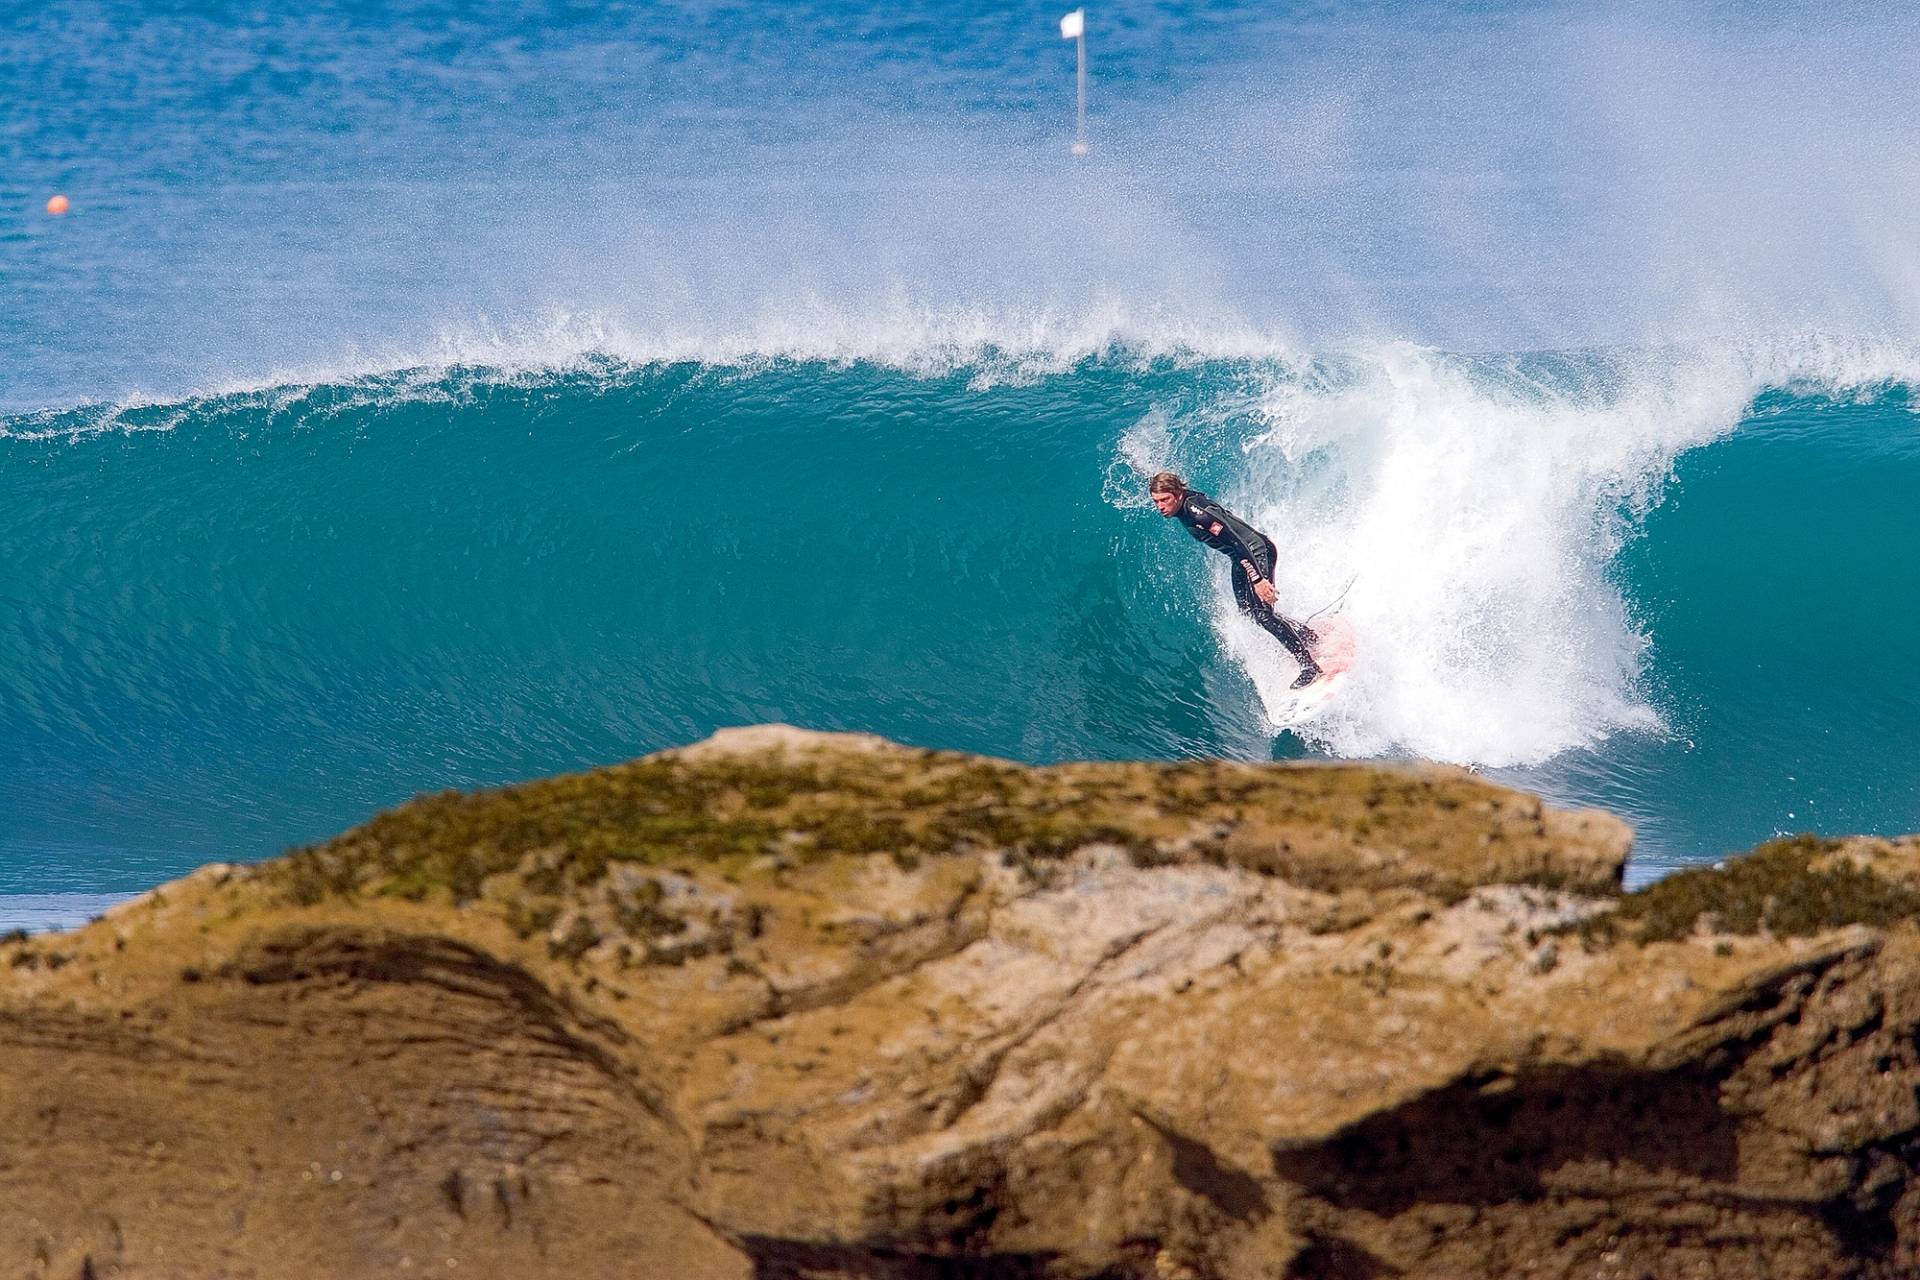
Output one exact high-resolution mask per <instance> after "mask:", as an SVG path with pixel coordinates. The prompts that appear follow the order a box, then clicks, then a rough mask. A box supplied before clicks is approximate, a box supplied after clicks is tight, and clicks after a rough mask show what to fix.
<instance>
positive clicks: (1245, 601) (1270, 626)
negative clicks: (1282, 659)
mask: <svg viewBox="0 0 1920 1280" xmlns="http://www.w3.org/2000/svg"><path fill="white" fill-rule="evenodd" d="M1147 492H1148V493H1149V494H1151V495H1152V496H1153V506H1154V510H1156V511H1158V512H1159V513H1160V514H1161V515H1163V516H1176V517H1178V518H1179V520H1180V523H1181V524H1183V525H1185V526H1186V527H1187V532H1188V533H1190V534H1192V535H1193V536H1194V537H1195V538H1197V539H1198V540H1199V541H1201V542H1204V543H1206V544H1207V545H1208V546H1210V547H1212V548H1213V549H1214V550H1215V551H1219V552H1222V553H1224V554H1225V555H1227V556H1228V557H1230V558H1231V559H1232V560H1233V598H1234V601H1235V602H1236V603H1238V604H1239V606H1240V611H1241V612H1242V613H1245V614H1246V615H1247V616H1248V617H1250V618H1252V619H1253V620H1254V621H1255V622H1257V623H1259V624H1260V625H1261V626H1262V627H1265V628H1266V629H1267V631H1268V632H1270V633H1271V634H1272V636H1273V638H1274V639H1276V640H1278V641H1279V642H1280V643H1281V644H1283V645H1285V646H1286V650H1287V652H1288V653H1290V654H1292V655H1293V658H1294V661H1295V662H1298V663H1299V664H1300V675H1299V677H1298V678H1297V679H1296V680H1294V682H1293V687H1294V688H1296V689H1304V688H1306V687H1307V686H1308V685H1310V684H1312V683H1313V682H1314V681H1315V680H1318V679H1319V678H1320V664H1319V663H1318V662H1315V661H1314V659H1313V650H1311V649H1309V648H1307V646H1308V645H1310V644H1312V643H1313V642H1314V641H1315V640H1318V639H1319V638H1320V637H1318V636H1316V635H1315V634H1314V633H1313V631H1312V630H1311V629H1309V628H1308V627H1307V626H1306V624H1304V623H1297V622H1290V621H1288V620H1287V619H1286V618H1283V617H1281V616H1280V615H1279V614H1278V613H1276V612H1274V608H1273V567H1274V564H1275V563H1276V562H1277V561H1278V559H1279V551H1278V549H1277V548H1275V547H1274V545H1273V539H1272V538H1269V537H1268V536H1267V535H1266V534H1264V533H1261V532H1260V531H1259V530H1258V529H1256V528H1254V527H1253V526H1252V525H1250V524H1248V523H1247V522H1246V521H1244V520H1242V519H1240V518H1239V517H1238V516H1236V515H1234V514H1233V513H1232V512H1231V511H1228V510H1227V509H1226V508H1225V507H1223V506H1221V505H1220V504H1219V503H1218V502H1215V501H1214V500H1213V499H1212V498H1209V497H1208V496H1207V495H1206V494H1204V493H1202V492H1200V491H1199V490H1198V489H1189V488H1187V482H1186V481H1184V480H1182V479H1181V478H1180V477H1179V476H1177V475H1175V474H1173V472H1171V471H1162V472H1161V473H1160V474H1158V475H1156V476H1154V477H1153V479H1151V480H1149V481H1148V482H1147Z"/></svg>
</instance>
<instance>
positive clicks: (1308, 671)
mask: <svg viewBox="0 0 1920 1280" xmlns="http://www.w3.org/2000/svg"><path fill="white" fill-rule="evenodd" d="M1320 675H1321V672H1320V668H1318V667H1302V668H1300V674H1299V675H1297V676H1295V677H1294V678H1293V685H1292V687H1293V688H1295V689H1304V688H1306V687H1307V686H1308V685H1310V684H1312V683H1313V682H1314V681H1315V680H1318V679H1319V678H1320Z"/></svg>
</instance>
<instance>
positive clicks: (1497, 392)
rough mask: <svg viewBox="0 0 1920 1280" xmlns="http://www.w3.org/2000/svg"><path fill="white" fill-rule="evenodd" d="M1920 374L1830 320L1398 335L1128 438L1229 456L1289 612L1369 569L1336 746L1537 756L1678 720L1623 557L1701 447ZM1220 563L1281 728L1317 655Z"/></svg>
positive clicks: (1235, 641)
mask: <svg viewBox="0 0 1920 1280" xmlns="http://www.w3.org/2000/svg"><path fill="white" fill-rule="evenodd" d="M1917 376H1920V357H1916V354H1915V353H1914V352H1913V351H1912V350H1911V349H1903V348H1900V347H1897V346H1893V345H1878V346H1875V345H1872V344H1861V343H1837V342H1832V341H1828V340H1822V339H1815V338H1808V339H1802V340H1797V341H1794V342H1787V343H1774V344H1765V345H1746V346H1741V347H1735V346H1727V347H1721V348H1697V349H1692V350H1687V351H1676V350H1669V351H1662V352H1634V353H1612V354H1589V355H1586V356H1584V357H1580V358H1577V359H1576V358H1559V359H1548V358H1545V357H1536V358H1534V359H1532V360H1521V359H1516V358H1511V357H1507V358H1499V359H1473V358H1464V357H1458V356H1450V355H1446V354H1444V353H1439V352H1434V351H1429V350H1425V349H1422V348H1418V347H1412V346H1407V345H1388V346H1382V347H1378V348H1373V349H1370V350H1367V351H1364V352H1355V353H1349V354H1348V355H1347V356H1346V357H1344V358H1343V359H1342V360H1340V361H1339V362H1337V363H1332V364H1327V365H1321V366H1317V367H1307V368H1301V369H1295V370H1291V371H1276V373H1275V374H1274V378H1273V385H1272V386H1271V388H1270V390H1269V391H1268V392H1267V393H1266V395H1265V396H1264V397H1262V398H1261V399H1259V401H1258V402H1257V404H1256V405H1255V406H1253V408H1252V412H1251V413H1250V414H1249V415H1248V416H1247V418H1246V419H1245V420H1244V422H1243V424H1242V426H1241V428H1240V429H1239V431H1238V433H1237V434H1236V433H1235V432H1234V431H1233V430H1231V429H1228V428H1227V427H1225V426H1224V425H1223V422H1222V420H1221V417H1220V415H1219V412H1218V409H1217V408H1216V410H1215V411H1213V412H1210V413H1206V414H1200V415H1194V416H1192V417H1190V418H1189V419H1188V420H1186V421H1182V422H1170V421H1169V420H1168V419H1167V417H1166V416H1165V415H1155V416H1152V417H1150V418H1149V419H1146V420H1143V421H1142V423H1141V424H1140V425H1139V426H1138V427H1136V429H1135V430H1134V431H1133V432H1131V433H1129V436H1128V439H1127V440H1126V441H1124V442H1123V444H1122V447H1121V449H1120V454H1121V457H1122V458H1123V460H1124V461H1125V463H1126V465H1127V468H1128V469H1129V470H1131V471H1132V472H1133V473H1134V474H1135V475H1136V476H1140V475H1144V474H1146V473H1147V472H1149V471H1151V470H1155V469H1158V468H1159V467H1161V466H1175V467H1192V468H1194V469H1195V470H1197V471H1198V472H1199V473H1200V474H1201V475H1202V476H1205V475H1209V474H1211V475H1216V476H1218V475H1224V476H1225V477H1226V480H1225V482H1224V483H1220V485H1219V489H1220V491H1219V493H1218V494H1217V496H1219V497H1220V498H1222V499H1223V500H1224V501H1226V502H1227V503H1228V505H1229V506H1230V507H1232V508H1234V509H1235V510H1237V511H1240V512H1242V513H1244V514H1245V515H1246V516H1247V517H1248V518H1249V519H1250V520H1251V521H1252V522H1253V523H1254V524H1255V525H1256V526H1257V527H1259V528H1261V529H1263V530H1265V531H1266V532H1267V533H1269V534H1270V535H1271V536H1272V537H1273V539H1274V540H1275V542H1276V543H1277V544H1278V545H1279V547H1280V564H1279V568H1278V570H1277V573H1276V585H1277V587H1278V588H1279V591H1280V593H1281V601H1282V607H1283V611H1285V612H1288V613H1290V614H1291V615H1293V616H1296V617H1298V616H1301V615H1304V614H1306V613H1308V612H1310V611H1312V610H1313V609H1315V608H1316V607H1318V606H1320V605H1322V604H1324V603H1326V602H1327V601H1329V600H1331V599H1333V598H1334V597H1335V596H1336V595H1337V594H1338V593H1339V591H1340V590H1341V588H1342V586H1343V585H1344V584H1345V583H1346V582H1347V581H1348V580H1349V579H1350V578H1351V579H1353V585H1352V590H1351V592H1350V594H1349V595H1348V597H1347V600H1346V603H1345V604H1344V606H1343V608H1342V611H1343V612H1344V613H1346V614H1347V615H1348V616H1349V617H1350V618H1351V619H1352V620H1353V622H1354V623H1355V626H1356V628H1357V630H1358V633H1359V652H1360V656H1359V661H1358V663H1357V665H1356V667H1355V669H1354V671H1353V673H1352V676H1351V677H1350V679H1349V681H1348V684H1347V687H1346V688H1345V689H1344V690H1343V692H1342V695H1341V697H1340V698H1339V699H1338V700H1336V701H1335V702H1333V703H1331V704H1330V705H1329V706H1328V708H1327V709H1326V711H1325V712H1324V713H1323V714H1321V715H1319V716H1316V717H1315V718H1314V720H1313V722H1312V723H1311V724H1310V725H1308V726H1306V727H1305V728H1304V730H1303V731H1304V732H1305V733H1307V734H1308V735H1309V736H1311V737H1312V738H1313V739H1314V740H1315V741H1316V742H1317V744H1318V745H1320V746H1322V747H1324V748H1326V749H1328V750H1330V751H1332V752H1335V753H1337V754H1340V755H1345V756H1376V755H1387V754H1410V755H1416V756H1421V757H1426V758H1430V759H1439V760H1449V761H1455V762H1460V763H1467V764H1480V765H1489V766H1512V765H1529V764H1536V763H1539V762H1541V761H1544V760H1546V759H1549V758H1551V757H1552V756H1555V755H1557V754H1559V753H1561V752H1564V751H1567V750H1570V749H1573V748H1577V747H1582V746H1588V745H1592V744H1594V743H1597V742H1599V741H1601V740H1603V739H1605V738H1606V737H1608V736H1609V735H1612V734H1615V733H1619V732H1623V731H1639V732H1658V731H1659V730H1660V728H1661V721H1660V716H1659V714H1658V712H1657V710H1656V709H1655V707H1653V706H1652V705H1651V704H1650V703H1649V702H1648V700H1647V697H1646V695H1645V693H1644V691H1643V689H1642V670H1641V665H1642V661H1643V656H1644V653H1645V648H1646V639H1645V636H1644V635H1643V634H1642V632H1641V631H1640V629H1639V628H1638V627H1637V625H1636V623H1635V620H1634V612H1633V603H1632V602H1631V601H1629V600H1627V599H1625V598H1623V597H1622V595H1621V593H1620V590H1619V588H1618V586H1617V585H1616V584H1615V582H1614V580H1613V579H1612V578H1611V577H1610V570H1611V567H1612V562H1613V558H1614V556H1615V554H1616V553H1617V552H1618V551H1619V550H1620V548H1621V546H1622V545H1623V544H1624V542H1625V541H1626V540H1627V539H1628V538H1630V537H1631V536H1632V535H1633V533H1634V531H1635V529H1636V527H1637V519H1638V516H1639V515H1641V514H1644V512H1645V511H1646V510H1647V509H1648V508H1649V507H1650V506H1651V505H1652V504H1653V503H1655V502H1657V501H1658V500H1659V497H1660V494H1661V486H1662V484H1663V482H1664V481H1665V479H1666V477H1667V476H1668V474H1669V473H1670V470H1671V468H1672V465H1673V462H1674V460H1675V459H1676V458H1677V457H1678V456H1679V454H1681V453H1682V452H1684V451H1685V450H1687V449H1690V448H1694V447H1696V446H1698V445H1701V444H1703V443H1705V442H1708V441H1710V440H1713V439H1715V438H1717V437H1719V436H1721V435H1723V434H1724V433H1726V432H1728V431H1730V430H1732V429H1733V428H1734V427H1735V425H1736V424H1737V423H1738V422H1739V420H1740V418H1741V417H1742V416H1743V414H1744V413H1745V411H1746V410H1747V408H1748V407H1749V406H1750V404H1751V402H1752V400H1753V398H1754V396H1755V395H1756V394H1758V393H1759V392H1761V391H1763V390H1765V389H1768V388H1771V387H1797V388H1800V389H1802V390H1811V391H1817V392H1819V393H1822V394H1829V395H1848V394H1854V393H1857V392H1859V391H1861V390H1863V389H1865V388H1869V387H1873V386H1876V385H1882V384H1885V383H1887V382H1896V381H1897V382H1907V383H1911V382H1912V381H1913V380H1914V379H1915V378H1916V377H1917ZM1223 454H1224V455H1226V457H1227V460H1228V465H1226V466H1225V467H1224V468H1223V467H1222V465H1221V462H1222V457H1223ZM1110 487H1112V486H1110ZM1216 559H1217V558H1216ZM1213 574H1214V577H1213V579H1212V585H1211V609H1212V613H1213V617H1214V624H1215V627H1216V629H1217V631H1218V632H1219V635H1220V637H1221V641H1222V644H1223V646H1224V647H1225V649H1226V651H1227V652H1228V653H1229V654H1230V655H1231V657H1232V658H1233V660H1234V661H1235V662H1236V663H1237V664H1239V665H1240V666H1241V668H1242V669H1243V670H1244V671H1245V672H1246V673H1247V675H1248V676H1249V678H1250V679H1251V680H1252V682H1253V684H1254V687H1255V691H1256V693H1257V695H1258V697H1259V698H1260V700H1261V702H1262V704H1263V706H1264V707H1265V708H1266V710H1267V715H1268V718H1269V721H1270V722H1271V724H1272V726H1273V727H1274V728H1275V729H1276V730H1277V729H1278V728H1279V727H1280V726H1281V724H1282V723H1283V721H1284V720H1285V719H1287V718H1288V711H1289V709H1290V707H1291V705H1292V702H1293V698H1292V695H1291V694H1290V693H1289V692H1288V691H1287V685H1288V684H1289V683H1290V682H1291V680H1292V679H1293V676H1294V674H1295V671H1296V668H1295V666H1294V664H1293V661H1292V660H1291V658H1289V657H1288V656H1287V655H1286V654H1285V653H1284V651H1282V650H1281V649H1280V647H1279V646H1278V645H1277V644H1276V643H1275V642H1274V641H1273V639H1272V638H1271V637H1269V636H1268V635H1266V634H1265V633H1264V632H1263V631H1261V630H1260V629H1259V628H1257V627H1256V626H1255V625H1254V624H1253V623H1252V622H1250V621H1249V620H1247V619H1246V618H1244V617H1243V616H1241V615H1239V614H1238V613H1237V611H1236V610H1235V608H1234V606H1233V604H1232V596H1231V591H1230V589H1229V586H1228V581H1227V574H1228V567H1227V566H1226V564H1225V562H1224V561H1219V562H1218V563H1216V564H1215V565H1214V566H1213Z"/></svg>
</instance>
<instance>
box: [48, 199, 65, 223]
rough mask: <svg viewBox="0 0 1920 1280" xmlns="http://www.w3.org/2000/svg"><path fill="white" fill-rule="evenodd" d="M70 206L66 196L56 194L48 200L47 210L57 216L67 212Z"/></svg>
mask: <svg viewBox="0 0 1920 1280" xmlns="http://www.w3.org/2000/svg"><path fill="white" fill-rule="evenodd" d="M68 207H69V206H68V204H67V198H66V197H65V196H55V197H54V198H53V199H51V200H49V201H47V212H48V213H50V214H52V215H53V216H54V217H56V218H57V217H59V216H60V215H61V214H63V213H65V212H66V211H67V209H68Z"/></svg>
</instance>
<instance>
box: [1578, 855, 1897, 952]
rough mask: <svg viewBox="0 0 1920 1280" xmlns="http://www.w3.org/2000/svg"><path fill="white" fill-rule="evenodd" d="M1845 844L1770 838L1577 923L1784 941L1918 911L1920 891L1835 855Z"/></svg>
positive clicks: (1633, 933)
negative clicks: (1750, 849)
mask: <svg viewBox="0 0 1920 1280" xmlns="http://www.w3.org/2000/svg"><path fill="white" fill-rule="evenodd" d="M1842 844H1843V842H1841V841H1837V840H1823V839H1819V838H1817V837H1814V836H1795V837H1792V838H1790V839H1785V840H1774V841H1770V842H1769V843H1767V844H1763V845H1761V846H1759V847H1758V848H1756V849H1755V850H1754V851H1753V852H1752V853H1750V854H1745V855H1743V856H1741V857H1738V858H1731V859H1729V860H1728V861H1727V862H1725V863H1723V864H1721V865H1720V866H1716V867H1703V868H1699V869H1697V870H1690V871H1676V872H1674V873H1673V874H1672V875H1669V876H1666V877H1665V878H1663V879H1660V880H1656V881H1655V882H1654V883H1652V884H1650V885H1648V886H1646V887H1645V888H1642V889H1639V890H1637V891H1635V892H1633V893H1630V894H1628V895H1626V896H1625V897H1623V898H1622V899H1621V900H1620V904H1619V906H1618V907H1617V908H1615V909H1614V910H1613V911H1612V912H1610V913H1609V914H1607V915H1605V916H1600V917H1596V918H1594V919H1592V920H1589V921H1587V922H1586V923H1584V924H1582V925H1580V926H1578V928H1579V930H1580V931H1581V932H1583V933H1585V934H1586V935H1587V936H1589V937H1592V938H1596V939H1598V940H1601V941H1614V940H1617V939H1620V938H1628V939H1632V940H1634V941H1638V942H1671V941H1675V940H1677V939H1680V938H1685V937H1687V936H1689V935H1691V934H1692V933H1694V932H1695V931H1696V930H1697V929H1699V928H1701V927H1702V926H1703V925H1704V926H1705V927H1706V928H1707V929H1709V930H1711V931H1712V932H1715V933H1723V934H1757V933H1763V932H1764V933H1767V934H1770V935H1772V936H1774V937H1777V938H1787V937H1806V936H1809V935H1811V934H1815V933H1819V932H1821V931H1823V930H1826V929H1837V928H1840V927H1842V926H1844V925H1850V924H1863V925H1871V926H1875V927H1885V926H1887V925H1891V924H1894V923H1896V922H1898V921H1901V920H1907V919H1912V918H1914V917H1916V916H1920V891H1916V890H1915V889H1913V888H1912V887H1909V886H1907V885H1904V884H1900V883H1897V882H1894V881H1890V880H1886V879H1882V878H1881V877H1879V876H1876V875H1874V874H1873V873H1872V872H1870V871H1866V870H1863V869H1862V868H1860V867H1857V866H1854V865H1853V864H1852V863H1850V862H1847V861H1846V860H1845V859H1844V858H1836V857H1833V856H1832V855H1833V854H1835V853H1836V851H1838V850H1839V849H1841V848H1842Z"/></svg>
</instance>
